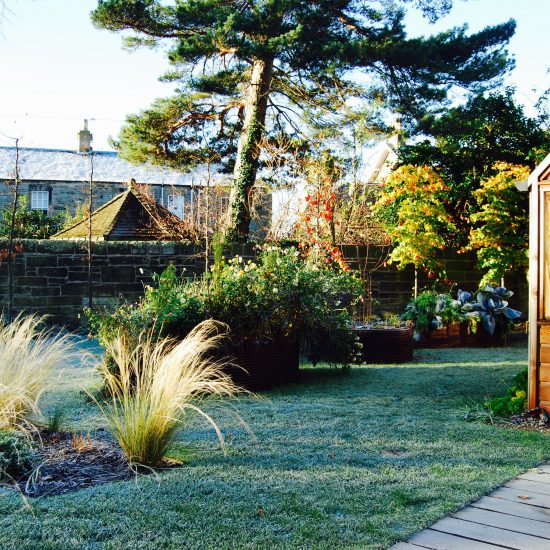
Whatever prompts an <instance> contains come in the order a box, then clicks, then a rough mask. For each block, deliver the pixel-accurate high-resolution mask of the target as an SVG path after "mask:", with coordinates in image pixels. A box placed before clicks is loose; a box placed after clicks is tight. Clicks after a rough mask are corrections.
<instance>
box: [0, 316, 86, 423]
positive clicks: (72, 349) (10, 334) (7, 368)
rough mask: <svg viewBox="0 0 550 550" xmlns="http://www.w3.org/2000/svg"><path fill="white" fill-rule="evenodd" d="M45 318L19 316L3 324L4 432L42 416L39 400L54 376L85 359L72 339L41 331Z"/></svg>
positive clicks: (0, 410) (0, 418)
mask: <svg viewBox="0 0 550 550" xmlns="http://www.w3.org/2000/svg"><path fill="white" fill-rule="evenodd" d="M43 320H44V319H43V318H42V317H38V316H35V315H32V316H28V317H25V316H21V315H20V316H18V317H17V318H16V319H15V320H14V321H13V322H12V323H9V324H4V323H1V322H0V429H10V428H13V427H14V426H16V425H21V424H25V423H26V422H27V418H28V416H29V415H30V414H35V415H39V414H40V408H39V400H40V397H41V396H42V394H43V393H44V391H45V390H47V389H48V387H50V385H51V383H52V381H53V380H52V375H53V373H54V372H55V371H56V370H57V369H59V368H61V367H63V366H65V365H67V364H68V363H69V362H70V361H71V360H73V359H74V358H76V357H77V355H81V353H82V352H81V350H77V348H76V346H75V345H74V344H73V343H72V342H71V341H70V335H68V334H65V335H54V334H53V332H52V329H41V328H40V325H41V324H42V322H43Z"/></svg>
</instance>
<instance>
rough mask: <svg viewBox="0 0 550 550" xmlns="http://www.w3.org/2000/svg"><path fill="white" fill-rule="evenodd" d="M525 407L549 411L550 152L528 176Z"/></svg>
mask: <svg viewBox="0 0 550 550" xmlns="http://www.w3.org/2000/svg"><path fill="white" fill-rule="evenodd" d="M528 183H529V187H530V191H531V197H530V216H529V220H530V228H529V385H528V386H529V387H528V390H529V408H534V407H541V408H543V409H545V410H546V411H547V412H550V155H548V156H547V157H546V158H545V159H544V160H543V161H542V163H541V164H540V165H539V166H537V168H536V169H535V170H534V171H533V173H532V174H531V175H530V176H529V182H528Z"/></svg>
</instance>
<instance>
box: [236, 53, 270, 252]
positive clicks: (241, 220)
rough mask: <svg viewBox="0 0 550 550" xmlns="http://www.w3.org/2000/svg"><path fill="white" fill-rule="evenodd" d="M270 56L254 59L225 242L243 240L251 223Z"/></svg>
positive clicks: (265, 106) (244, 240)
mask: <svg viewBox="0 0 550 550" xmlns="http://www.w3.org/2000/svg"><path fill="white" fill-rule="evenodd" d="M272 71H273V59H267V60H266V59H256V60H255V61H254V63H253V65H252V75H251V78H250V83H249V85H248V90H247V94H246V100H245V114H244V124H243V130H242V132H241V136H240V139H239V145H238V149H237V160H236V162H235V169H234V172H233V184H232V186H231V195H230V200H229V204H230V206H229V216H228V224H227V228H226V232H225V234H226V240H227V241H228V242H246V240H247V239H248V232H249V226H250V195H251V190H252V187H253V185H254V182H255V181H256V173H257V171H258V162H259V156H260V141H261V138H262V136H263V134H264V130H265V115H266V110H267V100H268V96H269V90H270V87H271V78H272Z"/></svg>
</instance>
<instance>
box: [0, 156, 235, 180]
mask: <svg viewBox="0 0 550 550" xmlns="http://www.w3.org/2000/svg"><path fill="white" fill-rule="evenodd" d="M89 157H90V154H89V153H87V152H84V153H82V152H78V151H70V150H63V149H42V148H35V147H21V148H20V149H19V159H20V160H19V174H20V179H21V180H27V181H78V182H83V181H88V180H89V178H90V158H89ZM93 163H94V181H95V182H98V183H101V182H113V183H124V182H127V181H128V180H130V179H131V178H133V179H134V180H136V181H137V182H138V183H147V184H153V185H154V184H158V185H161V184H164V185H168V186H186V185H187V186H191V185H197V186H199V185H204V184H205V175H206V170H205V169H204V168H201V167H198V168H196V169H194V170H192V171H190V172H188V173H184V172H178V171H176V170H171V169H167V168H161V167H158V166H153V165H140V166H136V165H134V164H131V163H130V162H128V161H126V160H124V159H122V158H120V157H119V156H118V155H117V153H115V152H110V151H94V152H93ZM14 165H15V147H0V180H2V179H12V178H13V171H14ZM226 178H227V176H224V175H221V174H214V176H213V179H214V182H212V183H218V182H220V181H223V180H225V179H226Z"/></svg>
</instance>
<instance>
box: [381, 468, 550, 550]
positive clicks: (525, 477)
mask: <svg viewBox="0 0 550 550" xmlns="http://www.w3.org/2000/svg"><path fill="white" fill-rule="evenodd" d="M422 548H424V549H426V548H430V549H437V550H491V549H492V550H496V549H498V548H501V549H502V548H516V549H521V550H550V466H540V467H539V468H534V469H532V470H528V471H527V472H525V473H524V474H522V475H520V476H519V477H517V478H516V479H513V480H512V481H510V482H508V483H506V484H505V485H504V486H503V487H500V488H499V489H497V490H496V491H494V492H492V493H491V494H490V495H488V496H486V497H483V498H481V499H480V500H478V501H477V502H474V503H473V504H470V505H469V506H466V508H462V509H461V510H459V511H458V512H455V513H453V514H451V515H450V516H449V517H447V518H444V519H442V520H441V521H438V522H437V523H435V524H434V525H432V526H431V527H429V528H428V529H425V530H424V531H420V532H419V533H416V534H415V535H413V536H412V537H411V538H410V539H409V540H408V541H407V542H400V543H398V544H396V545H395V546H392V548H391V549H390V550H421V549H422Z"/></svg>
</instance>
